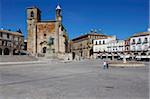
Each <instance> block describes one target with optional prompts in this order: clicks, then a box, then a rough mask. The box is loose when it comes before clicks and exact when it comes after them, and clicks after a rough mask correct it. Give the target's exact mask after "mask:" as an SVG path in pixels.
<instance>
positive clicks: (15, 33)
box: [0, 30, 23, 36]
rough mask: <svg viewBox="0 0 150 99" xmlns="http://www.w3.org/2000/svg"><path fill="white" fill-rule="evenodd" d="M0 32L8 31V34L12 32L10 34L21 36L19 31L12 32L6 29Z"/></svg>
mask: <svg viewBox="0 0 150 99" xmlns="http://www.w3.org/2000/svg"><path fill="white" fill-rule="evenodd" d="M0 32H2V33H9V34H12V35H18V36H23V34H21V33H19V32H13V31H8V30H0Z"/></svg>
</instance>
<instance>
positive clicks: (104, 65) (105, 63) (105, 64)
mask: <svg viewBox="0 0 150 99" xmlns="http://www.w3.org/2000/svg"><path fill="white" fill-rule="evenodd" d="M106 67H107V62H106V61H104V63H103V69H105V68H106Z"/></svg>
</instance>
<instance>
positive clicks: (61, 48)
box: [27, 5, 68, 56]
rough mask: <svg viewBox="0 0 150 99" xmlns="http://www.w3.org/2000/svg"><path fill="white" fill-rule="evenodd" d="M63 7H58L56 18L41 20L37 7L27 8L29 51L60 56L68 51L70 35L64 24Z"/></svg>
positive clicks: (36, 53) (39, 54) (34, 53)
mask: <svg viewBox="0 0 150 99" xmlns="http://www.w3.org/2000/svg"><path fill="white" fill-rule="evenodd" d="M61 13H62V9H61V7H60V6H59V5H58V6H57V7H56V20H52V21H49V20H46V21H42V20H41V11H40V10H39V9H38V8H37V7H30V8H27V32H28V36H27V51H28V52H30V53H31V54H32V55H37V56H48V55H54V56H59V55H63V54H65V53H66V52H67V44H68V36H67V33H66V29H65V28H64V26H63V25H62V15H61Z"/></svg>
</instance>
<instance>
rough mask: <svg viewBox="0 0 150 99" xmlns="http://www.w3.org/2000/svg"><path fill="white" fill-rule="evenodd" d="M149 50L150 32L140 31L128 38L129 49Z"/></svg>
mask: <svg viewBox="0 0 150 99" xmlns="http://www.w3.org/2000/svg"><path fill="white" fill-rule="evenodd" d="M148 50H150V32H142V33H138V34H135V35H133V36H132V37H131V38H130V51H148Z"/></svg>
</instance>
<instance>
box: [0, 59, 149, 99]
mask: <svg viewBox="0 0 150 99" xmlns="http://www.w3.org/2000/svg"><path fill="white" fill-rule="evenodd" d="M148 66H149V64H148V63H147V66H145V67H138V68H135V67H134V68H120V67H111V68H110V69H109V70H103V69H102V61H101V60H84V61H80V62H68V63H60V62H52V63H51V62H49V63H48V62H46V63H44V62H41V63H34V64H33V63H26V64H18V65H15V64H14V65H10V64H6V65H0V99H149V83H148V75H149V73H148V71H149V68H148Z"/></svg>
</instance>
